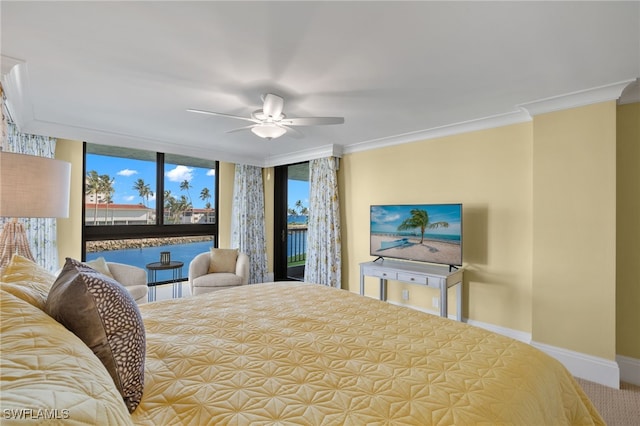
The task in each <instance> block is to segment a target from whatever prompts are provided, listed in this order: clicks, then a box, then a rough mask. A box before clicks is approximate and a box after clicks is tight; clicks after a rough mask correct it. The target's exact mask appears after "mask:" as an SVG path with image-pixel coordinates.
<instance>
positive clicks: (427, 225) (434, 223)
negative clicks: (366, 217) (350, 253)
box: [370, 204, 462, 265]
mask: <svg viewBox="0 0 640 426" xmlns="http://www.w3.org/2000/svg"><path fill="white" fill-rule="evenodd" d="M370 244H371V247H370V248H371V255H372V256H381V257H393V258H398V259H406V260H415V261H422V262H430V263H442V264H445V265H461V264H462V206H461V205H460V204H414V205H387V206H371V242H370Z"/></svg>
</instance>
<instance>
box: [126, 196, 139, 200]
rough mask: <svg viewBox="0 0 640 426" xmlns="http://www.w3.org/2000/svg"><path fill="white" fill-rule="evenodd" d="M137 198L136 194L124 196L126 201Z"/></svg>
mask: <svg viewBox="0 0 640 426" xmlns="http://www.w3.org/2000/svg"><path fill="white" fill-rule="evenodd" d="M136 198H137V197H136V196H135V195H127V196H126V197H124V201H133V200H135V199H136Z"/></svg>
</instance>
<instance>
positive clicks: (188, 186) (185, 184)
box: [180, 179, 193, 204]
mask: <svg viewBox="0 0 640 426" xmlns="http://www.w3.org/2000/svg"><path fill="white" fill-rule="evenodd" d="M191 188H193V186H191V184H190V183H189V181H188V180H187V179H185V180H183V181H182V182H180V191H187V196H188V197H189V204H191V194H190V193H189V189H191Z"/></svg>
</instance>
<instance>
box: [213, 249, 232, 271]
mask: <svg viewBox="0 0 640 426" xmlns="http://www.w3.org/2000/svg"><path fill="white" fill-rule="evenodd" d="M236 260H238V250H237V249H218V248H212V249H211V259H210V260H209V273H210V274H213V273H219V272H229V273H234V272H235V271H236Z"/></svg>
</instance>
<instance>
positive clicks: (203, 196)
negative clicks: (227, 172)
mask: <svg viewBox="0 0 640 426" xmlns="http://www.w3.org/2000/svg"><path fill="white" fill-rule="evenodd" d="M200 199H201V200H202V201H205V202H206V206H207V209H210V208H211V203H209V202H208V200H210V199H211V192H209V188H202V191H200Z"/></svg>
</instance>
